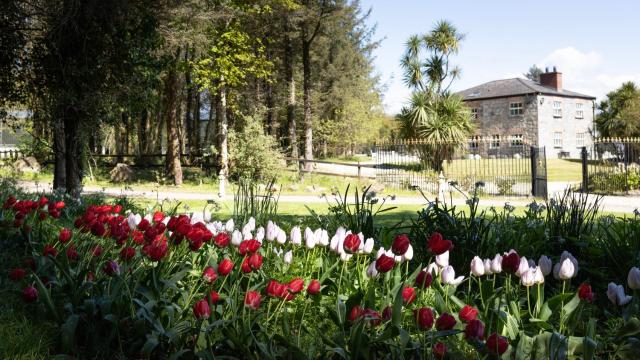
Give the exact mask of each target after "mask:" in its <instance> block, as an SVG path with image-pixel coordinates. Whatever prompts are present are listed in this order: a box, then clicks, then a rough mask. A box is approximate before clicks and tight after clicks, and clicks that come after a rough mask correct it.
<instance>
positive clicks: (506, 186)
mask: <svg viewBox="0 0 640 360" xmlns="http://www.w3.org/2000/svg"><path fill="white" fill-rule="evenodd" d="M515 184H516V179H514V178H512V177H508V176H502V177H497V178H496V186H497V187H498V194H499V195H508V194H511V191H512V188H513V185H515Z"/></svg>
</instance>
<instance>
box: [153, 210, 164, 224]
mask: <svg viewBox="0 0 640 360" xmlns="http://www.w3.org/2000/svg"><path fill="white" fill-rule="evenodd" d="M162 220H164V214H163V213H162V211H156V212H155V213H154V214H153V222H154V223H159V222H162Z"/></svg>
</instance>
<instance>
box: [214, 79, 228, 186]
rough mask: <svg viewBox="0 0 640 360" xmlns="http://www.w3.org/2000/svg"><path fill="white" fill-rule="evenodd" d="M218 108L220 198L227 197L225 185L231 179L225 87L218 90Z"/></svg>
mask: <svg viewBox="0 0 640 360" xmlns="http://www.w3.org/2000/svg"><path fill="white" fill-rule="evenodd" d="M218 96H219V101H218V108H217V109H216V117H217V118H218V124H219V125H220V132H219V134H218V135H219V139H220V171H219V173H218V180H219V181H220V193H219V195H220V196H224V195H225V185H226V181H227V178H228V177H229V152H228V143H227V131H228V123H227V91H226V89H225V87H224V85H222V86H220V89H219V90H218Z"/></svg>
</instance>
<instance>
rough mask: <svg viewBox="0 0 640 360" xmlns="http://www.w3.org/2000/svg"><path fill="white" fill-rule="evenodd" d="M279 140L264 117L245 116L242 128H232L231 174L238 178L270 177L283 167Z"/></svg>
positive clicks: (266, 179)
mask: <svg viewBox="0 0 640 360" xmlns="http://www.w3.org/2000/svg"><path fill="white" fill-rule="evenodd" d="M283 162H284V159H283V155H282V153H281V152H280V150H279V149H278V144H277V142H276V140H275V139H274V138H273V137H272V136H269V135H267V134H265V133H264V130H263V129H262V122H261V121H260V119H258V118H256V117H252V116H247V117H245V118H244V126H243V128H242V130H241V131H236V130H231V131H229V164H230V175H231V176H232V177H234V178H236V179H252V180H257V181H269V180H271V179H274V178H276V177H277V176H278V173H279V172H280V169H282V168H283Z"/></svg>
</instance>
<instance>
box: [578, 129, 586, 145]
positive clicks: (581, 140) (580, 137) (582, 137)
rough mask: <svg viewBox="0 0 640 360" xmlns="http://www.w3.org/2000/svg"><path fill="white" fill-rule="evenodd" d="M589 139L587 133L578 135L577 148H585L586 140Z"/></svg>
mask: <svg viewBox="0 0 640 360" xmlns="http://www.w3.org/2000/svg"><path fill="white" fill-rule="evenodd" d="M586 138H587V133H585V132H579V133H576V147H579V148H581V147H583V146H584V144H585V140H586Z"/></svg>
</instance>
